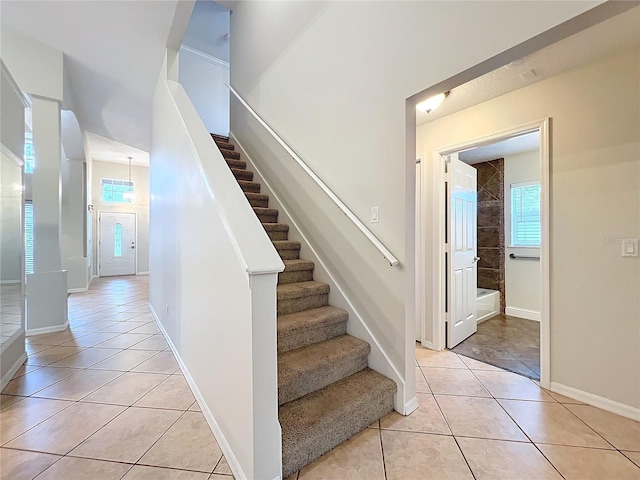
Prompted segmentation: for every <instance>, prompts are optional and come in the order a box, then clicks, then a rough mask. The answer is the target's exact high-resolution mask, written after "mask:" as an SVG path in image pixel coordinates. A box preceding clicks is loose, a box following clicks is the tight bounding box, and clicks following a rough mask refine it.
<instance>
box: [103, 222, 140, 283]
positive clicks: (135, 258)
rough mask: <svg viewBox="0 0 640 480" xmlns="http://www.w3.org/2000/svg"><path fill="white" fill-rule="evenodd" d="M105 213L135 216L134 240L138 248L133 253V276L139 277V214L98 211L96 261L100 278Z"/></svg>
mask: <svg viewBox="0 0 640 480" xmlns="http://www.w3.org/2000/svg"><path fill="white" fill-rule="evenodd" d="M103 213H113V214H114V215H122V214H126V215H133V228H134V230H135V231H134V232H133V235H134V238H135V239H136V240H135V241H136V248H135V250H134V253H133V275H138V214H137V213H136V212H112V211H109V210H98V218H97V222H98V224H97V227H98V228H96V234H97V235H96V237H97V238H96V240H97V241H98V245H97V248H96V258H95V259H94V260H95V261H97V262H98V264H97V265H96V272H98V277H101V276H102V275H101V272H100V270H101V269H102V262H101V261H100V260H101V259H100V247H101V246H102V214H103Z"/></svg>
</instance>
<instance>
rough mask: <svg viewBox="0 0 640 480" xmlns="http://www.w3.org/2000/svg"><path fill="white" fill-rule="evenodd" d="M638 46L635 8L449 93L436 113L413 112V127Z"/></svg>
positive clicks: (639, 24) (639, 36)
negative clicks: (414, 114)
mask: <svg viewBox="0 0 640 480" xmlns="http://www.w3.org/2000/svg"><path fill="white" fill-rule="evenodd" d="M639 44H640V7H635V8H633V9H631V10H628V11H627V12H625V13H622V14H620V15H617V16H615V17H613V18H610V19H609V20H606V21H604V22H601V23H599V24H597V25H594V26H593V27H590V28H588V29H586V30H583V31H582V32H579V33H577V34H575V35H572V36H571V37H568V38H566V39H564V40H561V41H559V42H557V43H555V44H553V45H550V46H549V47H546V48H543V49H542V50H539V51H537V52H535V53H533V54H531V55H528V56H527V57H524V58H522V59H520V60H518V61H516V62H512V63H511V64H509V65H506V66H504V67H501V68H498V69H497V70H494V71H493V72H489V73H487V74H486V75H483V76H481V77H478V78H476V79H474V80H472V81H470V82H467V83H465V84H463V85H460V86H459V87H456V88H454V89H452V90H451V91H450V93H449V96H448V97H447V98H446V100H445V101H444V102H443V103H442V104H441V105H440V107H438V109H437V110H434V111H432V112H431V113H429V114H427V113H423V112H420V111H417V110H416V123H417V125H423V124H425V123H428V122H431V121H433V120H437V119H438V118H442V117H445V116H447V115H450V114H452V113H455V112H458V111H461V110H464V109H465V108H469V107H471V106H473V105H477V104H479V103H481V102H484V101H487V100H490V99H492V98H495V97H498V96H500V95H504V94H506V93H509V92H512V91H514V90H518V89H520V88H523V87H525V86H527V85H531V84H533V83H536V82H539V81H541V80H544V79H545V78H549V77H552V76H554V75H557V74H559V73H561V72H563V71H566V70H568V69H570V68H575V67H577V66H579V65H583V64H585V63H589V62H592V61H594V60H596V59H598V58H602V57H605V56H607V55H611V54H612V53H615V52H622V51H624V50H627V49H631V48H634V47H637V46H638V45H639Z"/></svg>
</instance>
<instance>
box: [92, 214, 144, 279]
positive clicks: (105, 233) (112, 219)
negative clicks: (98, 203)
mask: <svg viewBox="0 0 640 480" xmlns="http://www.w3.org/2000/svg"><path fill="white" fill-rule="evenodd" d="M98 222H99V225H100V229H99V240H98V243H99V248H98V252H99V255H98V275H99V276H101V277H108V276H114V275H134V274H135V273H136V214H135V213H114V212H100V214H99V216H98Z"/></svg>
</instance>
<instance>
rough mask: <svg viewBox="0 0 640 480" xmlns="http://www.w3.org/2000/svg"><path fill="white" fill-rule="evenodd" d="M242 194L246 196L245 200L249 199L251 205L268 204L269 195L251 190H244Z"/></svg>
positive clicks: (262, 205) (265, 205) (264, 205)
mask: <svg viewBox="0 0 640 480" xmlns="http://www.w3.org/2000/svg"><path fill="white" fill-rule="evenodd" d="M244 195H245V197H247V200H249V203H250V204H251V206H252V207H263V208H267V207H268V206H269V195H264V194H262V193H252V192H245V193H244Z"/></svg>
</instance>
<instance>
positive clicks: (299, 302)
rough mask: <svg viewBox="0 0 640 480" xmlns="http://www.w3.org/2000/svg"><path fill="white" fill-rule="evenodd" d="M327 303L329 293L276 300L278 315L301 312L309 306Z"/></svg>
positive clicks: (319, 305) (321, 305) (315, 306)
mask: <svg viewBox="0 0 640 480" xmlns="http://www.w3.org/2000/svg"><path fill="white" fill-rule="evenodd" d="M328 304H329V294H323V295H309V296H307V297H300V298H291V299H288V300H278V315H288V314H289V313H296V312H301V311H303V310H309V309H310V308H318V307H324V306H325V305H328Z"/></svg>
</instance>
